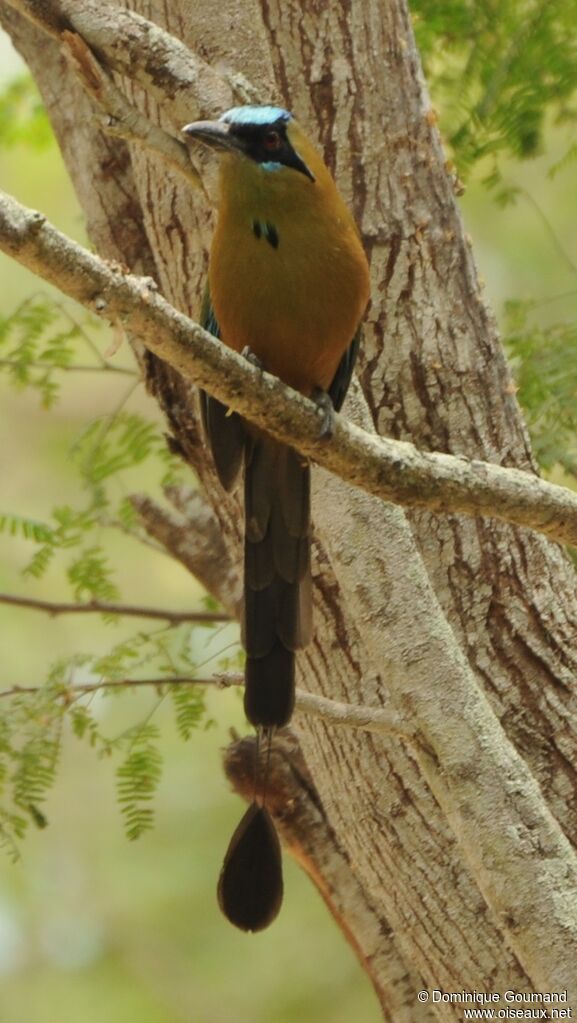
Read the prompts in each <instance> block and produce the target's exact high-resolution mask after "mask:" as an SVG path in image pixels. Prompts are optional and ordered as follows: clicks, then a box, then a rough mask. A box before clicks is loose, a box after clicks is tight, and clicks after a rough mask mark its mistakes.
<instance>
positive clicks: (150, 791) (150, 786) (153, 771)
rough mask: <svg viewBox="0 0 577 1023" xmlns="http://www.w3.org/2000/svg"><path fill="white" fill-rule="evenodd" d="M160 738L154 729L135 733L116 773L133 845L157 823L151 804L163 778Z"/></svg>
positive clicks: (122, 807) (126, 824) (141, 729)
mask: <svg viewBox="0 0 577 1023" xmlns="http://www.w3.org/2000/svg"><path fill="white" fill-rule="evenodd" d="M157 738H158V730H157V729H156V728H155V727H154V726H153V725H150V724H147V725H144V726H141V727H138V728H137V729H135V731H134V736H133V739H132V745H131V749H130V752H129V753H128V756H127V757H126V759H125V760H124V761H123V763H122V764H121V765H120V767H119V768H118V770H117V772H116V780H117V791H118V801H119V804H120V808H121V810H122V814H123V816H124V823H125V828H126V834H127V836H128V838H129V839H130V840H131V841H133V840H134V839H136V838H140V836H141V835H142V834H144V832H145V831H149V830H150V828H151V827H152V826H153V823H154V813H153V809H152V807H151V806H150V803H151V801H152V800H153V798H154V796H155V794H156V790H157V788H158V784H159V782H160V779H161V776H162V757H161V754H160V751H159V750H158V747H157V746H156V745H155V740H157Z"/></svg>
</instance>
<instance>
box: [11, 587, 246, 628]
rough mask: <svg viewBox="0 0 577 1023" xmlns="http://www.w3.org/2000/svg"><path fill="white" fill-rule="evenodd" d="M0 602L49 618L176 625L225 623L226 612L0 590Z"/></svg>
mask: <svg viewBox="0 0 577 1023" xmlns="http://www.w3.org/2000/svg"><path fill="white" fill-rule="evenodd" d="M0 604H10V605H12V606H13V607H22V608H28V609H29V610H31V611H44V612H45V613H46V614H49V615H50V616H51V617H53V618H54V617H56V616H57V615H69V614H107V615H124V616H125V617H128V618H158V619H160V620H161V621H166V622H170V623H171V625H176V624H178V623H180V622H199V623H201V622H206V623H207V624H208V623H212V622H229V621H230V620H231V619H230V615H227V614H225V613H224V612H221V611H168V610H167V611H163V610H162V609H161V608H156V607H139V606H137V605H133V604H108V603H106V602H105V601H100V600H91V601H89V602H88V603H86V604H75V603H57V602H55V601H51V600H35V599H33V598H32V597H19V596H16V595H15V594H13V593H0Z"/></svg>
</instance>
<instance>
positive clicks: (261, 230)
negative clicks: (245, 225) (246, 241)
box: [252, 220, 280, 249]
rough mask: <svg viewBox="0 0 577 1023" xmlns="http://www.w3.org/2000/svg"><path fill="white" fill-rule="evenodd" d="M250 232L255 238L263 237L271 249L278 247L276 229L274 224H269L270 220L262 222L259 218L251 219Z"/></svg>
mask: <svg viewBox="0 0 577 1023" xmlns="http://www.w3.org/2000/svg"><path fill="white" fill-rule="evenodd" d="M252 233H253V234H254V236H255V238H263V237H264V238H265V239H266V241H267V242H268V243H269V245H270V246H271V247H272V248H273V249H278V247H279V240H280V239H279V236H278V231H277V229H276V227H275V226H274V224H271V222H270V220H267V221H266V222H265V223H262V222H261V221H260V220H253V222H252Z"/></svg>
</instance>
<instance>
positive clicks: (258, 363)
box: [240, 345, 264, 373]
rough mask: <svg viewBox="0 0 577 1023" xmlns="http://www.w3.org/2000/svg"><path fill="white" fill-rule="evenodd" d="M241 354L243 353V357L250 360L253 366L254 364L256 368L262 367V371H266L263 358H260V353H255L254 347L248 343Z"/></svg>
mask: <svg viewBox="0 0 577 1023" xmlns="http://www.w3.org/2000/svg"><path fill="white" fill-rule="evenodd" d="M240 354H241V355H242V357H243V359H246V361H247V362H250V364H251V366H254V368H255V369H260V371H261V373H264V362H263V361H262V360H261V359H259V357H258V355H255V353H254V352H253V350H252V348H250V347H249V346H248V345H245V346H244V348H243V350H242V352H241V353H240Z"/></svg>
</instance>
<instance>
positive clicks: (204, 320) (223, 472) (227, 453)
mask: <svg viewBox="0 0 577 1023" xmlns="http://www.w3.org/2000/svg"><path fill="white" fill-rule="evenodd" d="M200 323H201V326H202V327H204V329H205V330H208V332H209V333H210V334H213V335H214V337H217V338H220V328H219V326H218V323H217V320H216V316H215V315H214V309H213V308H212V302H211V300H210V292H209V290H208V285H207V287H206V289H205V292H204V298H203V301H202V309H201V315H200ZM200 413H201V418H202V424H203V426H204V432H205V436H206V439H207V441H208V445H209V447H210V450H211V452H212V457H213V460H214V465H215V469H216V471H217V474H218V478H219V480H220V482H221V484H222V486H223V487H224V489H225V490H230V489H231V487H232V486H233V484H234V482H235V480H236V477H237V476H238V472H239V469H240V466H241V463H242V459H243V454H244V448H245V441H246V435H245V431H244V428H243V424H242V419H241V418H240V416H239V415H237V413H236V412H230V411H229V409H228V408H227V406H226V405H223V404H222V402H220V401H217V399H216V398H212V397H211V395H210V394H207V393H206V391H200Z"/></svg>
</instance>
